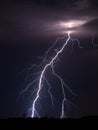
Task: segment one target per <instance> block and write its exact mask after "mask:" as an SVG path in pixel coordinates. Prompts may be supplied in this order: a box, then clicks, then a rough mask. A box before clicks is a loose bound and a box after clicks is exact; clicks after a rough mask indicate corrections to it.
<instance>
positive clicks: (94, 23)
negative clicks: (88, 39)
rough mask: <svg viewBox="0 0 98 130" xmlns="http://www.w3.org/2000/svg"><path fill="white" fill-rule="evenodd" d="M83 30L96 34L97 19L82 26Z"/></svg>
mask: <svg viewBox="0 0 98 130" xmlns="http://www.w3.org/2000/svg"><path fill="white" fill-rule="evenodd" d="M83 27H84V28H85V29H88V30H91V31H92V32H95V33H98V19H93V20H91V21H89V22H88V23H86V24H85V25H84V26H83Z"/></svg>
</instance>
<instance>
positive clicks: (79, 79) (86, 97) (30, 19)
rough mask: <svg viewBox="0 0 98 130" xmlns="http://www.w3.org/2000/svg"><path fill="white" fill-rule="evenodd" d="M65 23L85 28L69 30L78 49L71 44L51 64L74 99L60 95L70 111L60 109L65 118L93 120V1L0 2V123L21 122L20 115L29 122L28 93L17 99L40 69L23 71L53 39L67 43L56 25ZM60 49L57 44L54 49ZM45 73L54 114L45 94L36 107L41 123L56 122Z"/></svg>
mask: <svg viewBox="0 0 98 130" xmlns="http://www.w3.org/2000/svg"><path fill="white" fill-rule="evenodd" d="M70 20H71V21H73V20H74V21H77V20H78V21H85V22H84V24H82V25H80V26H78V27H77V26H75V27H73V30H74V31H76V32H75V33H74V32H73V33H72V34H71V36H72V38H77V39H78V40H79V41H80V44H81V46H83V48H79V47H78V45H77V43H75V44H74V46H72V45H71V43H69V45H68V46H67V47H66V48H65V51H63V53H62V55H61V56H60V57H59V60H60V61H58V63H56V64H55V70H56V72H57V73H58V74H59V75H60V76H61V77H62V78H63V79H64V81H65V82H66V83H67V84H68V85H69V87H70V88H71V89H72V90H73V92H75V93H76V95H77V96H73V95H70V93H69V92H68V90H67V91H66V96H67V98H68V100H70V101H71V102H72V103H73V104H74V105H73V104H70V103H68V104H67V103H65V106H66V107H65V114H66V115H67V117H74V118H75V117H82V116H89V115H98V101H97V99H98V1H97V0H68V1H66V0H23V1H22V0H17V1H15V0H1V1H0V77H1V78H0V118H8V117H22V115H23V113H26V114H27V115H28V116H30V114H31V113H30V112H28V110H29V109H30V108H31V106H32V102H33V98H34V94H32V89H33V87H31V88H30V90H29V91H27V92H26V93H24V94H22V95H20V96H19V93H20V92H21V91H22V90H23V89H24V88H25V87H26V86H27V85H28V84H29V83H30V82H31V81H32V80H34V76H32V74H33V73H35V72H38V71H40V70H42V69H41V68H38V70H37V69H33V68H31V69H29V68H30V67H31V66H32V64H40V63H41V61H42V59H43V57H44V56H45V52H46V51H47V50H48V48H49V47H51V45H53V43H54V42H55V40H56V38H57V37H60V36H64V35H65V39H66V38H67V34H66V31H68V30H67V29H66V28H64V26H61V23H64V22H65V23H66V22H68V21H70ZM76 25H77V23H76ZM92 42H93V44H92ZM61 43H62V42H58V46H57V47H59V46H60V45H59V44H61ZM56 49H57V48H56ZM54 51H55V50H54ZM54 51H52V52H51V53H50V57H52V55H53V54H54ZM48 58H49V57H48ZM47 72H48V73H47V74H46V76H47V78H48V80H49V81H50V83H51V85H52V89H51V92H52V94H53V96H54V109H53V108H52V107H51V102H50V97H49V95H48V94H47V89H44V90H43V93H42V94H41V96H42V99H41V101H40V103H39V104H38V105H37V107H38V110H39V113H40V115H41V117H42V116H46V115H47V116H48V117H59V114H60V109H61V107H60V105H61V104H60V102H61V100H62V94H61V92H60V89H59V87H60V86H59V83H58V81H57V80H56V79H55V78H54V77H53V76H52V75H51V72H50V71H49V70H48V71H47ZM48 74H49V75H48ZM34 87H35V88H36V87H37V83H36V84H35V86H34ZM44 87H45V86H44ZM46 87H47V86H46ZM32 95H33V96H32Z"/></svg>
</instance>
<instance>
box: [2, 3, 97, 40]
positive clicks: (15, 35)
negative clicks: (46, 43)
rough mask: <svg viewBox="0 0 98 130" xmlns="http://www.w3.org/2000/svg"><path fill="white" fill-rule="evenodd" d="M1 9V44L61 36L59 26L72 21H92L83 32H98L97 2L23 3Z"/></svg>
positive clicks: (6, 4) (9, 4)
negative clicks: (97, 27) (86, 19)
mask: <svg viewBox="0 0 98 130" xmlns="http://www.w3.org/2000/svg"><path fill="white" fill-rule="evenodd" d="M1 3H3V4H1V8H0V40H1V41H22V40H23V41H24V40H26V41H28V40H32V39H33V38H35V39H36V38H41V37H42V36H43V37H45V36H52V35H57V34H61V32H62V28H60V26H59V23H60V22H61V21H65V22H66V21H68V20H81V19H82V20H83V19H84V20H85V18H87V17H88V20H89V19H90V21H88V22H87V23H86V25H85V26H83V29H84V30H85V29H88V30H89V32H91V31H92V29H93V31H95V32H97V31H96V26H97V22H96V23H94V25H92V24H91V23H90V22H93V21H91V19H97V13H96V12H97V11H98V9H97V2H95V1H91V0H82V1H81V0H69V1H67V2H66V0H62V1H61V0H47V1H46V0H33V1H31V0H28V1H27V0H24V1H22V0H20V1H12V0H5V1H2V2H1Z"/></svg>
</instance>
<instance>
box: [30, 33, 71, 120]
mask: <svg viewBox="0 0 98 130" xmlns="http://www.w3.org/2000/svg"><path fill="white" fill-rule="evenodd" d="M70 39H71V36H70V32H68V38H67V40H66V42H65V44H64V45H63V46H62V48H61V49H60V50H59V51H57V53H56V55H55V56H54V57H53V58H52V60H51V61H50V62H49V63H48V64H46V65H45V66H44V69H43V71H42V72H41V75H40V79H39V84H38V91H37V93H36V96H35V99H34V101H33V106H32V115H31V117H32V118H34V117H35V113H36V103H37V101H38V99H39V97H40V91H41V89H42V86H43V84H42V82H43V80H44V75H45V72H46V70H47V68H48V67H51V68H52V71H53V74H54V75H55V76H56V77H57V78H59V79H60V81H61V85H62V92H63V101H62V111H61V116H60V117H61V118H63V117H64V113H65V112H64V103H65V100H66V96H65V92H64V87H63V86H66V85H65V84H64V81H63V79H62V78H61V77H60V76H58V75H57V74H56V73H55V71H54V70H53V64H54V62H55V61H56V60H57V58H58V56H59V54H61V53H62V52H63V50H64V48H65V46H66V45H67V44H68V42H69V40H70ZM71 40H72V39H71ZM68 89H69V88H68Z"/></svg>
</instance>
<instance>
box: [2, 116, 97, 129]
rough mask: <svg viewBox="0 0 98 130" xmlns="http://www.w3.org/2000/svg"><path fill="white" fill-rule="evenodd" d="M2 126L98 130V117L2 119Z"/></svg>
mask: <svg viewBox="0 0 98 130" xmlns="http://www.w3.org/2000/svg"><path fill="white" fill-rule="evenodd" d="M0 126H1V128H2V126H3V128H4V127H5V128H9V127H10V128H13V129H16V128H19V129H20V128H22V129H25V128H28V129H31V128H33V129H37V128H39V129H43V128H45V129H46V128H47V129H50V128H51V129H53V128H55V129H58V128H60V129H66V128H68V129H70V128H72V129H74V128H78V129H79V130H80V129H83V128H98V116H88V117H82V118H77V119H72V118H68V119H53V118H49V119H47V118H42V119H38V118H34V119H32V118H8V119H0Z"/></svg>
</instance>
